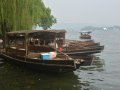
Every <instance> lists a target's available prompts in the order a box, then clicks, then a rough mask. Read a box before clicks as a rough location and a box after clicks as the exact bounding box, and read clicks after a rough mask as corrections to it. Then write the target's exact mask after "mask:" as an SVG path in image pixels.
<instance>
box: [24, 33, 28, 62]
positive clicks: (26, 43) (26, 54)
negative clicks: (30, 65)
mask: <svg viewBox="0 0 120 90" xmlns="http://www.w3.org/2000/svg"><path fill="white" fill-rule="evenodd" d="M27 56H28V40H27V33H25V61H26V58H27Z"/></svg>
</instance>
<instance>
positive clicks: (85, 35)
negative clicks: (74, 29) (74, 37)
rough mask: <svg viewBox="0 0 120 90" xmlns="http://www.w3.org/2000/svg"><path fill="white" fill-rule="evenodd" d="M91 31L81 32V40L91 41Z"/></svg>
mask: <svg viewBox="0 0 120 90" xmlns="http://www.w3.org/2000/svg"><path fill="white" fill-rule="evenodd" d="M90 33H91V32H90V31H83V32H80V38H81V39H91V35H90Z"/></svg>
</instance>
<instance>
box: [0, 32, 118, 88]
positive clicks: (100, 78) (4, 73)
mask: <svg viewBox="0 0 120 90" xmlns="http://www.w3.org/2000/svg"><path fill="white" fill-rule="evenodd" d="M67 38H70V39H79V31H77V30H74V31H73V30H69V31H67ZM92 38H94V40H95V41H99V42H101V44H102V45H105V49H104V51H103V52H102V53H100V54H96V55H95V56H94V60H93V62H92V65H91V66H83V67H80V69H78V70H76V71H75V72H73V73H67V74H60V75H58V74H48V73H38V72H34V71H30V70H24V69H22V68H19V67H16V66H13V65H11V64H9V63H4V64H2V65H0V90H120V41H119V39H120V31H119V30H114V31H113V30H106V31H101V30H96V31H93V33H92Z"/></svg>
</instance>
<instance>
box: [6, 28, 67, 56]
mask: <svg viewBox="0 0 120 90" xmlns="http://www.w3.org/2000/svg"><path fill="white" fill-rule="evenodd" d="M65 33H66V31H65V30H30V31H28V30H27V31H15V32H8V33H7V34H6V38H7V42H6V53H7V54H9V55H12V56H16V55H17V56H18V55H19V56H25V57H28V58H39V57H40V55H41V54H46V53H53V52H54V54H55V53H56V52H57V51H56V49H57V48H59V47H61V46H62V45H63V44H64V43H65Z"/></svg>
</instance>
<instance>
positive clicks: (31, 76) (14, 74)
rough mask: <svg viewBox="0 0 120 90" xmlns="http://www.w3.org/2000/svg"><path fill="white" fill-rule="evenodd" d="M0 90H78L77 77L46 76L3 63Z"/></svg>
mask: <svg viewBox="0 0 120 90" xmlns="http://www.w3.org/2000/svg"><path fill="white" fill-rule="evenodd" d="M0 89H2V90H8V89H9V90H79V89H80V84H79V81H78V76H77V75H74V73H69V74H61V75H58V74H48V73H46V74H45V73H44V74H41V73H38V72H34V71H29V70H24V69H21V68H19V67H16V66H13V65H11V64H9V63H5V64H4V67H2V68H0Z"/></svg>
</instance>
